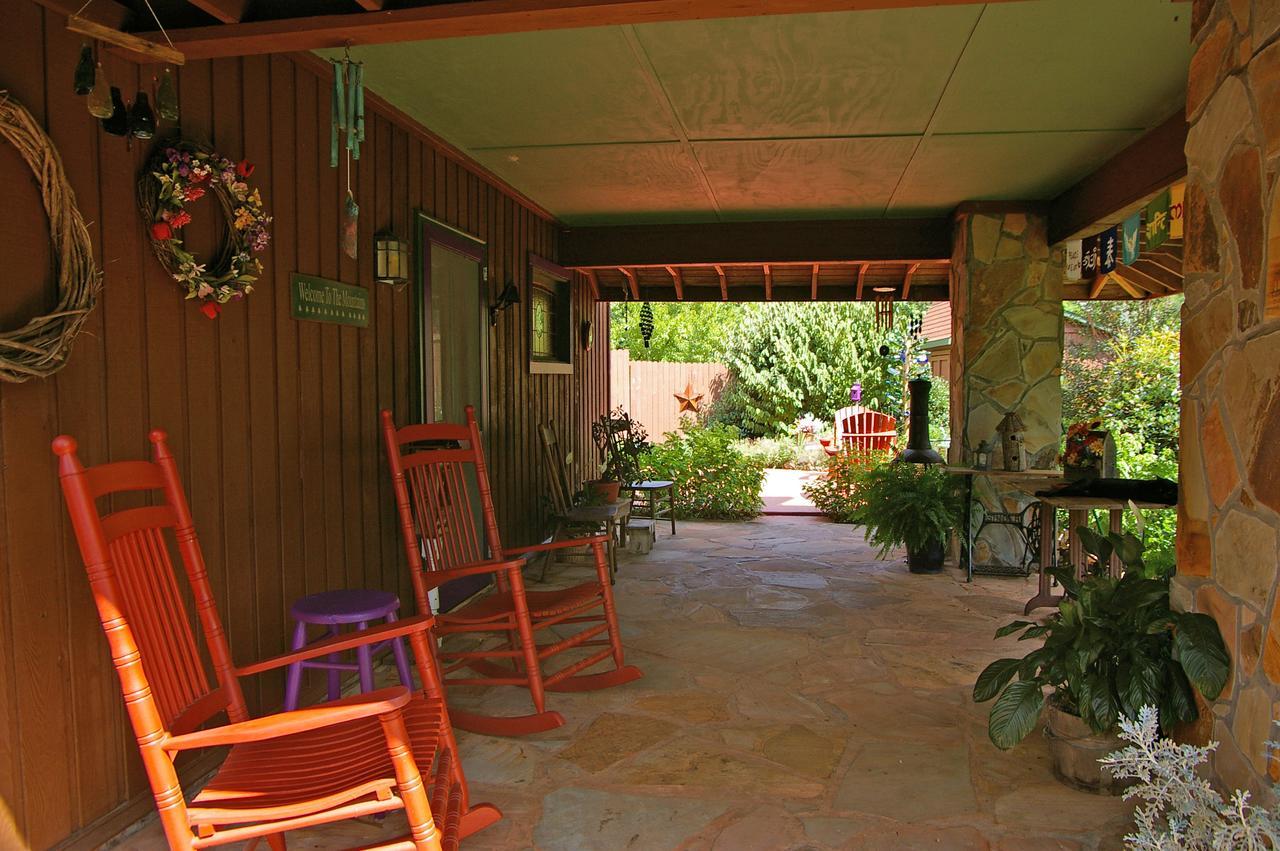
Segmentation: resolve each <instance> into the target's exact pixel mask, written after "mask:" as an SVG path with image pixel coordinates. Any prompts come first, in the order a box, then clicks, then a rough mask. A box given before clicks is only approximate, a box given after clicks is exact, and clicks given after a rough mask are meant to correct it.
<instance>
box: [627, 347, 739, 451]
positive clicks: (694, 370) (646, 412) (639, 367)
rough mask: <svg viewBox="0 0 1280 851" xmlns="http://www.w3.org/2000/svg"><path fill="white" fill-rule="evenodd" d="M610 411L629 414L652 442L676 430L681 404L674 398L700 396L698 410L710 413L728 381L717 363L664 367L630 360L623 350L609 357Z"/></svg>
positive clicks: (726, 374) (679, 364) (680, 364)
mask: <svg viewBox="0 0 1280 851" xmlns="http://www.w3.org/2000/svg"><path fill="white" fill-rule="evenodd" d="M609 366H610V380H609V404H610V407H613V408H617V407H619V406H621V407H623V408H625V409H626V410H627V411H628V412H630V414H631V417H632V419H634V420H637V421H638V422H639V423H640V424H641V425H643V426H644V427H645V428H646V429H648V431H649V438H650V439H651V440H654V441H659V440H661V439H662V435H664V434H666V433H667V432H669V431H675V430H676V429H677V428H679V427H680V418H681V417H682V416H693V415H692V414H690V413H689V412H688V411H686V412H684V413H681V411H680V405H681V402H680V400H679V399H677V398H676V394H677V393H678V394H680V395H681V396H684V395H685V391H686V390H691V391H692V394H691V395H692V396H693V397H697V396H698V395H701V396H702V399H701V401H700V407H701V409H702V410H703V411H706V410H708V409H710V407H711V406H712V404H714V403H715V401H716V400H717V399H719V398H720V394H721V393H722V392H723V391H724V387H725V383H726V382H727V381H728V378H729V369H728V368H727V367H726V366H725V365H724V364H719V363H667V362H664V361H639V360H632V359H631V353H630V352H627V351H625V350H623V351H612V352H610V353H609Z"/></svg>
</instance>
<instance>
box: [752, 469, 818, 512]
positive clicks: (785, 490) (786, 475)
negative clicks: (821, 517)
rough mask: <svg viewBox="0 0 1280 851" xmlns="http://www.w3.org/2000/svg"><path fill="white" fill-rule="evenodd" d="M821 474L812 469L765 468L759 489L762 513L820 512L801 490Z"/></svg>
mask: <svg viewBox="0 0 1280 851" xmlns="http://www.w3.org/2000/svg"><path fill="white" fill-rule="evenodd" d="M821 475H823V473H822V472H821V471H814V470H778V469H774V468H769V469H767V470H765V471H764V486H763V487H762V488H761V489H760V498H761V499H762V500H763V501H764V513H765V514H821V513H822V512H820V511H819V510H818V509H817V508H816V507H815V506H814V504H813V501H812V500H810V499H809V497H807V496H805V495H804V490H803V488H804V486H805V485H806V484H807V483H809V482H811V481H813V480H815V479H817V478H818V477H819V476H821Z"/></svg>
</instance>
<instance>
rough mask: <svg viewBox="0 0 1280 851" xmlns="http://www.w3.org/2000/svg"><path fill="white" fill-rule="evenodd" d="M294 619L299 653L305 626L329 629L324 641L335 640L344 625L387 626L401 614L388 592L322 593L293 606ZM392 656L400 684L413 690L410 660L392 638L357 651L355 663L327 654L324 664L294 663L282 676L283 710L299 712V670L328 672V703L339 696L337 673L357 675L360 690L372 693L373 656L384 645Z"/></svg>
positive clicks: (397, 604)
mask: <svg viewBox="0 0 1280 851" xmlns="http://www.w3.org/2000/svg"><path fill="white" fill-rule="evenodd" d="M289 611H290V614H291V615H292V616H293V620H294V623H295V625H294V628H293V645H292V648H291V649H293V650H301V649H302V648H303V647H305V646H306V645H307V625H308V624H317V625H320V626H325V627H328V630H327V632H326V636H325V637H329V636H336V635H338V633H339V632H340V628H341V627H342V626H344V625H347V624H355V627H356V629H365V628H367V627H368V626H369V621H372V620H383V621H385V622H386V623H391V622H392V621H395V620H396V619H397V617H398V615H399V612H400V599H399V598H398V597H396V595H395V594H392V593H390V592H389V591H365V590H345V591H321V592H320V593H318V594H310V595H308V596H306V597H303V598H301V599H300V600H297V601H296V602H294V604H293V606H292V608H291V609H290V610H289ZM388 644H389V645H391V652H392V653H393V654H394V655H395V659H396V670H397V671H398V672H399V673H400V682H401V684H403V685H405V686H408V687H409V689H410V690H412V689H413V677H412V675H411V674H410V673H409V658H408V656H406V655H405V651H404V642H403V641H402V640H401V639H399V638H392V639H389V640H387V641H383V642H381V643H379V644H374V645H371V646H370V645H366V646H364V647H358V648H356V661H355V662H343V661H342V660H341V654H338V653H330V654H329V657H328V660H327V661H323V662H322V661H305V662H294V663H293V664H292V665H290V666H289V669H288V671H287V672H286V673H285V680H284V708H285V710H286V711H292V710H294V709H297V708H298V692H299V691H300V690H301V688H302V669H303V668H321V669H324V670H326V671H328V672H329V699H330V700H337V699H338V698H339V697H341V696H342V693H341V692H342V682H341V679H340V672H342V671H359V672H360V690H361V691H373V656H374V654H375V653H381V652H382V651H383V650H385V649H386V647H387V645H388Z"/></svg>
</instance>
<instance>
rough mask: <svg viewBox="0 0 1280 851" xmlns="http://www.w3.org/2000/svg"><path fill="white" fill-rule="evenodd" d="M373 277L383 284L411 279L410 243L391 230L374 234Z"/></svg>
mask: <svg viewBox="0 0 1280 851" xmlns="http://www.w3.org/2000/svg"><path fill="white" fill-rule="evenodd" d="M373 277H374V278H375V279H376V280H377V281H378V282H379V283H383V284H396V285H399V284H404V283H407V282H408V281H409V243H407V242H405V241H404V240H402V239H401V238H400V237H398V236H396V235H395V234H393V233H391V232H390V231H378V232H377V233H375V234H374V235H373Z"/></svg>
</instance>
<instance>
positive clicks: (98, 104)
mask: <svg viewBox="0 0 1280 851" xmlns="http://www.w3.org/2000/svg"><path fill="white" fill-rule="evenodd" d="M88 106H89V114H90V115H92V116H93V117H94V118H110V117H111V113H113V112H115V106H114V105H112V103H111V82H110V81H109V80H108V79H107V72H106V71H104V70H102V63H101V62H99V63H98V67H97V69H96V70H95V72H94V83H93V91H91V92H89V100H88Z"/></svg>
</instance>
